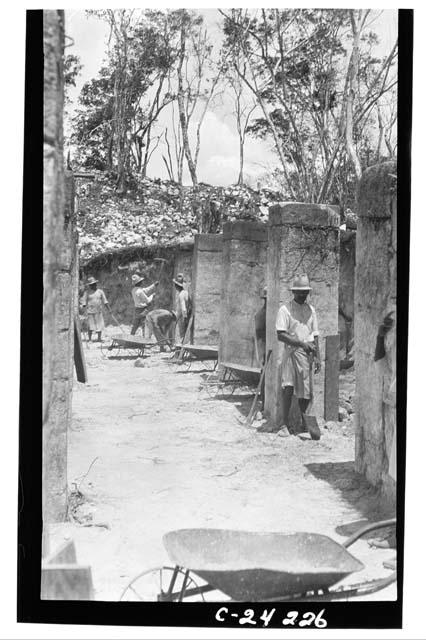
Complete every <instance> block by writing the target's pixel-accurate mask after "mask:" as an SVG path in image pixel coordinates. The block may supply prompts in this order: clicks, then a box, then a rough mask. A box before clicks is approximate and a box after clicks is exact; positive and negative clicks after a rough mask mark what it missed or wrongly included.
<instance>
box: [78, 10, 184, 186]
mask: <svg viewBox="0 0 426 640" xmlns="http://www.w3.org/2000/svg"><path fill="white" fill-rule="evenodd" d="M90 13H93V14H95V15H96V16H97V17H98V18H100V19H102V20H105V21H106V22H107V23H108V25H109V26H110V38H109V48H108V57H107V61H106V64H105V65H104V66H103V67H102V69H101V70H100V72H99V74H98V77H97V78H95V79H93V80H91V81H90V82H88V83H86V84H85V85H84V86H83V89H82V91H81V93H80V96H79V108H78V110H77V113H76V115H75V117H74V120H73V126H74V132H73V136H72V140H73V142H74V143H76V145H77V148H78V152H79V159H80V161H81V164H82V165H83V166H86V167H89V168H99V169H107V170H110V171H113V172H114V173H115V177H116V187H117V190H118V191H119V192H123V191H124V190H125V188H126V183H127V181H128V179H129V178H130V177H131V175H132V174H133V173H140V174H142V176H145V175H146V170H147V165H148V162H149V159H150V157H151V155H152V152H153V148H152V144H153V143H154V146H155V144H157V145H158V142H159V139H158V136H157V137H155V136H153V135H152V132H153V126H154V123H155V122H156V120H157V119H158V116H159V114H160V112H161V111H162V109H164V108H165V106H167V104H169V103H170V102H171V101H172V99H173V96H171V95H170V94H169V93H168V92H167V90H166V87H167V83H166V79H167V77H168V73H169V68H170V66H171V65H172V64H173V62H174V60H173V51H171V50H169V49H168V47H167V38H165V37H164V34H163V32H162V28H163V26H164V25H163V24H162V23H161V22H160V21H158V19H157V16H156V13H155V12H149V11H147V12H144V13H143V14H142V15H141V14H140V13H138V12H135V11H129V10H119V11H112V10H110V9H107V10H102V11H94V12H90Z"/></svg>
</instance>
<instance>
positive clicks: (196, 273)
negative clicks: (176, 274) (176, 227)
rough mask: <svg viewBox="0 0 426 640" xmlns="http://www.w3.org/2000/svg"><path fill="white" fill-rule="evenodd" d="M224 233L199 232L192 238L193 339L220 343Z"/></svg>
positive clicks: (203, 342) (197, 342)
mask: <svg viewBox="0 0 426 640" xmlns="http://www.w3.org/2000/svg"><path fill="white" fill-rule="evenodd" d="M222 244H223V236H222V235H218V234H210V233H201V234H198V235H196V236H195V239H194V257H193V273H192V291H193V311H194V343H195V344H210V345H219V325H220V298H221V293H222Z"/></svg>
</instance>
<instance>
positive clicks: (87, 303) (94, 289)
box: [80, 276, 111, 342]
mask: <svg viewBox="0 0 426 640" xmlns="http://www.w3.org/2000/svg"><path fill="white" fill-rule="evenodd" d="M80 306H81V307H82V309H83V311H85V312H86V313H87V321H88V325H89V328H88V336H89V341H91V340H92V333H93V332H94V331H96V333H97V334H98V342H102V331H103V330H104V329H105V322H104V316H103V313H102V309H103V307H104V306H105V307H106V308H107V309H108V311H109V312H111V308H110V306H109V302H108V300H107V299H106V296H105V293H104V292H103V291H102V289H98V281H97V280H96V279H95V278H93V276H90V278H88V280H87V283H86V290H85V292H84V294H83V296H82V299H81V303H80Z"/></svg>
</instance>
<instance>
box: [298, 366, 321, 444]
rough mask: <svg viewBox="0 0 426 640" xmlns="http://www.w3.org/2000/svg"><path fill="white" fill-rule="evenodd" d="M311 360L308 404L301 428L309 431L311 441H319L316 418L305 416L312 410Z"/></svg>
mask: <svg viewBox="0 0 426 640" xmlns="http://www.w3.org/2000/svg"><path fill="white" fill-rule="evenodd" d="M312 367H313V359H312V358H309V404H308V406H307V408H306V412H305V413H303V414H302V420H303V426H304V427H305V429H306V430H307V431H309V433H310V436H311V438H312V440H319V439H320V438H321V431H320V428H319V426H318V421H317V418H316V416H310V415H307V414H308V412H309V411H311V409H312V405H313V404H314V381H313V371H312Z"/></svg>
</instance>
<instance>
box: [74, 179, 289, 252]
mask: <svg viewBox="0 0 426 640" xmlns="http://www.w3.org/2000/svg"><path fill="white" fill-rule="evenodd" d="M77 198H78V202H77V211H78V231H79V245H80V258H81V260H82V261H83V262H85V261H87V260H88V259H90V258H92V257H93V256H95V255H97V254H99V253H103V252H108V251H114V250H117V249H121V248H124V247H132V246H141V245H144V246H149V245H154V244H155V245H158V244H160V245H161V244H168V245H170V244H175V243H176V244H177V243H179V242H184V241H187V240H190V239H191V238H192V237H193V236H194V234H195V233H199V232H203V233H218V232H220V231H221V228H222V225H223V223H224V222H227V221H234V220H237V219H244V220H260V221H263V222H266V221H267V219H268V206H269V205H271V204H273V203H274V202H279V201H280V200H281V199H282V196H281V195H280V194H279V193H278V192H274V191H270V190H267V189H262V190H260V191H254V190H253V189H251V188H249V187H246V186H230V187H214V186H211V185H207V184H203V183H202V184H200V185H198V187H197V188H196V189H195V188H194V187H188V186H184V187H180V186H179V185H178V184H177V183H174V182H170V181H165V180H159V179H156V180H150V179H147V178H145V179H141V180H139V181H138V182H137V184H136V185H135V188H134V189H131V190H128V191H127V192H126V194H125V195H124V196H123V195H120V194H118V193H117V192H116V190H115V187H114V183H113V181H112V180H111V179H110V176H108V174H103V173H96V174H95V177H94V178H93V179H82V178H78V180H77Z"/></svg>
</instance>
